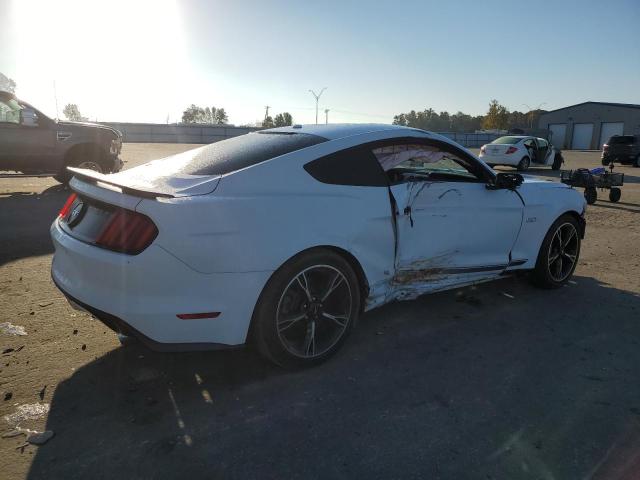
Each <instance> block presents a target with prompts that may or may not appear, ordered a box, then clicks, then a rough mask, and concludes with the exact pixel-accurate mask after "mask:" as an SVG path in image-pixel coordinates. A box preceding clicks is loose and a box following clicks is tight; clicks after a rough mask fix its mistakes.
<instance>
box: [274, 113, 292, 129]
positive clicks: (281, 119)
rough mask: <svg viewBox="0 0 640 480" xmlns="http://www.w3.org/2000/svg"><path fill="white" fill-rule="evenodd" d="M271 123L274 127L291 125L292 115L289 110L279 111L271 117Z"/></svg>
mask: <svg viewBox="0 0 640 480" xmlns="http://www.w3.org/2000/svg"><path fill="white" fill-rule="evenodd" d="M273 123H274V125H275V126H276V127H288V126H289V125H293V117H291V114H290V113H289V112H284V113H279V114H277V115H276V117H275V118H274V119H273Z"/></svg>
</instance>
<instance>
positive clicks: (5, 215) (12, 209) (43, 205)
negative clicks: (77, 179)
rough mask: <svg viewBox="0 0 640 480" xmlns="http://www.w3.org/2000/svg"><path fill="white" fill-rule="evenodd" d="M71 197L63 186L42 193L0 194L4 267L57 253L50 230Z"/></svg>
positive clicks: (0, 258) (0, 244) (0, 262)
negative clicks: (21, 259)
mask: <svg viewBox="0 0 640 480" xmlns="http://www.w3.org/2000/svg"><path fill="white" fill-rule="evenodd" d="M68 195H69V191H68V190H67V188H66V187H65V186H63V185H55V186H52V187H49V188H47V189H46V190H45V191H43V192H42V193H33V192H10V193H0V225H2V228H1V229H0V265H4V264H5V263H8V262H11V261H13V260H17V259H19V258H25V257H32V256H37V255H44V254H47V253H52V252H53V245H52V243H51V239H50V238H49V226H50V225H51V222H53V220H54V218H55V217H56V215H57V214H58V212H59V211H60V208H62V205H64V202H65V200H66V198H67V196H68Z"/></svg>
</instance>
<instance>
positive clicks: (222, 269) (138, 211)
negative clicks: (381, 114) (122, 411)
mask: <svg viewBox="0 0 640 480" xmlns="http://www.w3.org/2000/svg"><path fill="white" fill-rule="evenodd" d="M73 172H74V174H75V178H74V179H73V180H72V181H71V188H72V189H73V191H74V193H73V194H72V195H71V197H70V198H69V200H68V201H67V203H66V204H65V206H64V207H63V209H62V211H61V212H60V215H59V217H58V218H57V219H56V220H55V221H54V222H53V225H52V226H51V235H52V238H53V242H54V244H55V255H54V258H53V264H52V277H53V280H54V282H55V283H56V285H57V286H58V287H59V288H60V290H62V292H63V293H64V294H65V295H66V296H67V297H68V298H69V300H70V301H71V302H72V303H73V304H75V305H77V306H79V307H81V308H83V309H85V310H87V311H89V312H90V313H91V314H93V315H94V316H95V317H97V318H98V319H100V320H102V321H103V322H104V323H106V324H107V325H108V326H110V327H111V328H113V329H114V330H116V331H118V332H121V333H123V334H126V335H131V336H136V337H138V338H139V339H141V340H142V341H143V342H144V343H146V344H147V345H149V346H150V347H152V348H155V349H160V350H168V349H174V350H177V349H194V348H215V347H216V346H221V345H226V346H233V345H240V344H244V343H245V342H248V341H250V340H251V341H253V342H255V344H256V345H257V346H258V347H259V350H260V351H261V352H262V353H263V354H264V355H266V356H267V357H268V358H270V359H272V360H273V361H275V362H276V363H278V364H281V365H286V366H303V365H308V364H313V363H317V362H319V361H322V360H324V359H325V358H327V357H328V356H330V355H331V354H333V353H334V352H335V351H336V350H337V349H338V348H339V347H340V346H341V345H342V343H343V342H344V340H345V339H346V337H347V336H348V334H349V332H350V331H351V329H352V328H353V327H354V325H355V323H356V320H357V319H358V316H359V315H360V314H361V312H363V311H366V310H370V309H372V308H374V307H376V306H379V305H382V304H384V303H387V302H390V301H393V300H404V299H411V298H415V297H416V296H418V295H421V294H424V293H428V292H435V291H439V290H445V289H449V288H454V287H459V286H462V285H469V284H473V283H478V282H483V281H487V280H492V279H497V278H499V277H500V276H503V275H505V274H509V273H510V272H515V271H518V270H528V271H530V272H531V275H532V278H533V279H534V280H535V282H536V283H537V284H538V285H541V286H543V287H557V286H560V285H562V284H563V283H564V282H566V281H567V280H568V279H569V277H570V276H571V275H572V273H573V271H574V268H575V266H576V263H577V261H578V255H579V253H580V241H581V238H583V235H584V228H585V223H584V216H583V215H584V210H585V200H584V197H583V196H582V195H581V194H580V193H578V192H577V191H575V190H573V189H571V188H570V187H568V186H566V185H564V184H562V183H557V182H550V181H544V180H538V179H533V178H526V179H524V181H523V178H522V177H521V176H520V175H519V174H509V173H499V174H496V173H495V172H493V171H492V170H491V169H490V168H489V167H487V165H485V164H484V163H483V162H482V161H480V160H479V159H478V158H477V157H475V156H474V155H473V154H472V153H470V152H469V151H467V150H465V149H464V148H462V147H460V146H459V145H457V144H455V143H453V142H451V141H450V140H448V139H446V138H444V137H441V136H439V135H436V134H433V133H429V132H425V131H422V130H415V129H411V128H405V127H398V126H390V125H328V126H324V125H323V126H293V127H285V128H277V129H273V130H263V131H260V132H256V133H250V134H248V135H243V136H240V137H236V138H232V139H229V140H224V141H221V142H217V143H214V144H211V145H207V146H204V147H201V148H198V149H195V150H191V151H188V152H185V153H182V154H179V155H175V156H172V157H168V158H165V159H161V160H156V161H152V162H150V163H148V164H145V165H142V166H139V167H136V168H132V169H130V170H127V171H124V172H120V173H117V174H113V175H101V174H99V173H96V172H92V171H89V170H79V169H74V170H73Z"/></svg>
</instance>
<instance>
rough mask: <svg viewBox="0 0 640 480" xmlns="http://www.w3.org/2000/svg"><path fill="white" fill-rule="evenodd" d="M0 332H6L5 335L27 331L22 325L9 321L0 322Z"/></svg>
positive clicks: (23, 333)
mask: <svg viewBox="0 0 640 480" xmlns="http://www.w3.org/2000/svg"><path fill="white" fill-rule="evenodd" d="M0 332H2V333H6V334H7V335H26V334H27V332H26V330H25V329H24V327H22V326H20V325H14V324H13V323H10V322H3V323H0Z"/></svg>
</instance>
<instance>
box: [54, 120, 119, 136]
mask: <svg viewBox="0 0 640 480" xmlns="http://www.w3.org/2000/svg"><path fill="white" fill-rule="evenodd" d="M57 124H58V125H60V126H63V127H71V128H74V127H75V128H81V129H85V128H98V129H100V130H107V131H110V132H112V133H113V134H114V135H116V136H117V137H122V134H121V133H120V132H119V131H118V130H116V129H115V128H112V127H110V126H108V125H103V124H101V123H93V122H71V121H68V120H58V121H57Z"/></svg>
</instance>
